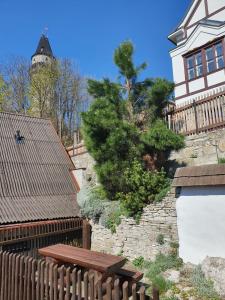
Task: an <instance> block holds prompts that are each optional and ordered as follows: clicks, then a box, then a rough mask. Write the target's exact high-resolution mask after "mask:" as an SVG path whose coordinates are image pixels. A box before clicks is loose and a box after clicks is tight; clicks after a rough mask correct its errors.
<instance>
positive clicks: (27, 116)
mask: <svg viewBox="0 0 225 300" xmlns="http://www.w3.org/2000/svg"><path fill="white" fill-rule="evenodd" d="M2 114H7V115H12V116H18V117H25V118H32V119H38V120H45V121H50V122H51V119H50V118H43V117H36V116H30V115H23V114H22V113H13V112H9V111H0V115H2Z"/></svg>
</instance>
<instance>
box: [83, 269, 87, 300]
mask: <svg viewBox="0 0 225 300" xmlns="http://www.w3.org/2000/svg"><path fill="white" fill-rule="evenodd" d="M84 300H88V272H85V273H84Z"/></svg>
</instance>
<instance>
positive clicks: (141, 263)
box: [132, 256, 145, 269]
mask: <svg viewBox="0 0 225 300" xmlns="http://www.w3.org/2000/svg"><path fill="white" fill-rule="evenodd" d="M144 261H145V260H144V257H143V256H139V257H137V258H135V259H134V260H133V262H132V263H133V265H134V266H135V267H136V268H140V269H142V268H143V266H144Z"/></svg>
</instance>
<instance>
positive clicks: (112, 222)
mask: <svg viewBox="0 0 225 300" xmlns="http://www.w3.org/2000/svg"><path fill="white" fill-rule="evenodd" d="M104 206H105V207H104V211H103V213H102V216H101V218H100V223H101V225H103V226H104V227H106V228H108V229H110V230H111V232H112V233H115V232H116V227H117V226H118V225H119V224H120V222H121V214H122V211H121V208H120V204H119V202H118V201H112V202H110V201H108V202H106V203H105V205H104Z"/></svg>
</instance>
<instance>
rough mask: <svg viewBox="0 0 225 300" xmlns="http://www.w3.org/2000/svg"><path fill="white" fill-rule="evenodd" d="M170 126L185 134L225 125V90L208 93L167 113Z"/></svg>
mask: <svg viewBox="0 0 225 300" xmlns="http://www.w3.org/2000/svg"><path fill="white" fill-rule="evenodd" d="M167 121H168V126H169V128H170V129H172V130H174V131H175V132H177V133H182V134H185V135H192V134H198V133H200V132H207V131H209V130H213V129H216V128H222V127H225V90H220V91H217V92H216V93H213V94H207V95H205V96H204V97H202V98H197V99H194V100H193V101H192V102H191V103H189V104H187V105H184V106H181V107H176V109H175V110H174V111H172V112H170V113H168V114H167Z"/></svg>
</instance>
